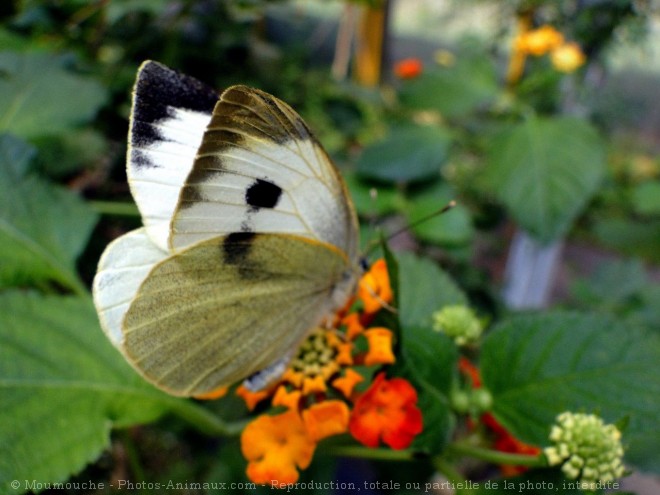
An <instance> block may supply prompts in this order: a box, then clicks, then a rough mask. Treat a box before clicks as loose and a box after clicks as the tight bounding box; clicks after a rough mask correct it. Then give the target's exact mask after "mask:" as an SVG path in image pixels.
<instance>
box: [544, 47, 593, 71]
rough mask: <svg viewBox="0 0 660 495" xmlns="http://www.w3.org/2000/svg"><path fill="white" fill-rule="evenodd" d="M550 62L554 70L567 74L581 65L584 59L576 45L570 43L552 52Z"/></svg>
mask: <svg viewBox="0 0 660 495" xmlns="http://www.w3.org/2000/svg"><path fill="white" fill-rule="evenodd" d="M550 60H551V61H552V65H553V66H554V68H555V69H557V70H558V71H560V72H567V73H568V72H573V71H574V70H576V69H577V68H578V67H580V66H581V65H583V64H584V62H585V61H586V57H585V56H584V53H582V50H581V49H580V46H579V45H578V44H577V43H574V42H570V43H564V44H563V45H561V46H558V47H557V48H555V49H554V50H552V52H551V53H550Z"/></svg>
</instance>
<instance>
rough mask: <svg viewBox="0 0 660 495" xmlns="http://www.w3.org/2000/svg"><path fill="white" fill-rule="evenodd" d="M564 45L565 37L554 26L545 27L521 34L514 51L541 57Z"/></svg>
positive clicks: (515, 42)
mask: <svg viewBox="0 0 660 495" xmlns="http://www.w3.org/2000/svg"><path fill="white" fill-rule="evenodd" d="M563 43H564V35H563V34H561V33H560V32H559V31H557V30H556V29H555V28H553V27H552V26H548V25H545V26H541V27H539V28H537V29H532V30H530V31H526V32H524V33H521V34H519V35H518V36H517V37H516V39H515V41H514V49H515V50H517V51H520V52H525V53H527V54H529V55H534V56H535V57H540V56H542V55H545V54H546V53H549V52H551V51H552V50H554V49H555V48H557V47H559V46H561V45H562V44H563Z"/></svg>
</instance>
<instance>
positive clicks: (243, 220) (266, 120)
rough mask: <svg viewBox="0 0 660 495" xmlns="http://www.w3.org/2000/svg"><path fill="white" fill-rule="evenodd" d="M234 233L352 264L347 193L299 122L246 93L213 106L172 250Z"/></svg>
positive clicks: (234, 91)
mask: <svg viewBox="0 0 660 495" xmlns="http://www.w3.org/2000/svg"><path fill="white" fill-rule="evenodd" d="M233 232H286V233H292V234H298V235H300V236H303V237H307V238H310V239H315V240H319V241H322V242H327V243H329V244H332V245H334V246H336V247H338V248H339V249H341V250H343V251H344V252H346V253H347V254H348V256H349V258H350V259H354V258H355V256H356V252H357V243H356V240H357V219H356V216H355V212H354V210H353V207H352V204H351V203H350V200H349V199H348V195H347V191H346V188H345V185H344V183H343V181H342V179H341V177H340V175H339V173H338V171H337V170H336V168H335V167H334V166H333V165H332V163H331V162H330V159H329V158H328V156H327V154H326V153H325V151H324V150H323V148H322V147H321V146H320V145H319V143H318V142H317V141H316V139H315V138H314V137H313V135H312V133H311V132H310V130H309V129H308V127H307V126H306V124H305V123H304V122H303V120H302V119H301V118H300V116H299V115H298V114H297V113H296V112H295V111H294V110H293V109H291V107H289V106H288V105H287V104H285V103H284V102H282V101H280V100H278V99H277V98H275V97H273V96H271V95H268V94H266V93H264V92H262V91H259V90H256V89H251V88H247V87H245V86H233V87H231V88H229V89H227V90H226V91H225V92H224V93H223V94H222V96H221V99H220V101H219V102H218V104H217V105H216V106H215V109H214V111H213V116H212V118H211V121H210V123H209V125H208V128H207V130H206V132H205V134H204V138H203V140H202V144H201V146H200V148H199V151H198V153H197V158H196V159H195V163H194V165H193V169H192V171H191V173H190V175H189V176H188V178H187V179H186V182H185V185H184V186H183V189H182V191H181V196H180V199H179V204H178V206H177V209H176V211H175V214H174V218H173V221H172V234H171V239H170V243H171V245H172V247H174V248H179V247H182V246H186V245H190V244H192V243H194V242H197V241H199V240H201V239H207V238H210V237H213V236H217V235H218V234H230V233H233Z"/></svg>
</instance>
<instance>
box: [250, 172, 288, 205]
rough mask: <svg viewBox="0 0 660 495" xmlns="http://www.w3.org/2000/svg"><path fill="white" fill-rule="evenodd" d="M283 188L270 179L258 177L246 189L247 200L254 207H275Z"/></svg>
mask: <svg viewBox="0 0 660 495" xmlns="http://www.w3.org/2000/svg"><path fill="white" fill-rule="evenodd" d="M281 196H282V188H281V187H280V186H278V185H277V184H274V183H272V182H270V181H267V180H263V179H257V180H256V181H254V182H253V183H252V184H251V185H250V187H248V188H247V190H246V191H245V202H246V203H247V204H248V205H250V206H252V207H254V208H275V206H276V205H277V203H278V201H279V200H280V197H281Z"/></svg>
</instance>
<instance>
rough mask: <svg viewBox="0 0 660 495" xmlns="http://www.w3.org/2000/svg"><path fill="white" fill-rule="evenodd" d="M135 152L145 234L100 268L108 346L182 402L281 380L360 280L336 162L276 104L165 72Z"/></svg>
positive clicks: (146, 104)
mask: <svg viewBox="0 0 660 495" xmlns="http://www.w3.org/2000/svg"><path fill="white" fill-rule="evenodd" d="M129 145H130V146H129V150H128V164H127V170H128V180H129V184H130V187H131V192H132V194H133V197H134V198H135V201H136V203H137V205H138V207H139V209H140V213H141V215H142V219H143V222H144V227H143V228H140V229H137V230H134V231H132V232H129V233H127V234H125V235H123V236H122V237H120V238H118V239H116V240H115V241H114V242H112V243H111V244H110V245H109V246H108V247H107V248H106V250H105V252H104V254H103V256H102V258H101V260H100V262H99V267H98V272H97V274H96V277H95V279H94V286H93V292H94V302H95V305H96V308H97V311H98V314H99V318H100V321H101V326H102V327H103V330H104V331H105V333H106V335H107V336H108V338H109V339H110V340H111V341H112V343H113V344H114V345H115V346H116V347H117V348H118V349H119V350H120V351H121V353H122V354H123V355H124V356H125V357H126V359H127V360H128V361H129V362H130V363H131V365H133V367H134V368H135V369H136V370H137V371H138V372H139V373H141V374H142V375H143V376H144V377H145V378H146V379H147V380H149V381H150V382H152V383H153V384H154V385H156V386H158V387H160V388H162V389H164V390H166V391H168V392H170V393H172V394H175V395H186V396H187V395H199V394H205V393H209V392H212V391H214V390H216V389H218V388H219V387H221V386H225V385H229V384H232V383H234V382H237V381H239V380H242V379H244V378H246V377H249V376H251V375H255V374H258V373H259V372H262V371H263V370H280V371H281V369H282V367H283V363H284V361H282V360H283V359H286V358H287V357H289V356H290V355H291V354H292V352H294V351H295V349H296V347H297V346H298V344H299V343H300V342H301V341H302V340H303V339H304V338H305V336H306V335H307V333H308V331H309V330H310V329H312V328H314V327H316V326H317V325H319V324H320V322H321V321H322V320H323V319H324V317H326V316H328V315H330V314H332V313H333V312H334V311H335V310H337V309H338V308H340V307H341V306H343V304H344V303H345V301H346V300H347V299H348V297H349V296H350V295H351V294H352V292H353V290H354V288H355V284H356V279H357V276H358V274H359V271H360V269H359V262H358V227H357V225H358V224H357V217H356V214H355V210H354V208H353V204H352V202H351V200H350V198H349V195H348V192H347V189H346V186H345V184H344V182H343V180H342V178H341V176H340V175H339V172H338V171H337V169H336V168H335V167H334V166H333V165H332V163H331V161H330V159H329V158H328V155H327V154H326V152H325V151H324V150H323V148H322V147H321V146H320V144H319V143H318V141H317V140H316V139H315V138H314V136H313V135H312V133H311V131H310V130H309V128H308V127H307V125H306V124H305V123H304V122H303V120H302V119H301V118H300V116H299V115H298V114H297V113H296V112H295V111H294V110H293V109H292V108H291V107H289V106H288V105H287V104H286V103H284V102H282V101H280V100H279V99H277V98H275V97H274V96H271V95H269V94H267V93H264V92H262V91H259V90H257V89H251V88H248V87H245V86H233V87H230V88H229V89H227V90H226V91H225V92H224V93H222V95H221V96H218V94H217V93H216V92H215V91H213V90H212V89H210V88H208V87H206V86H205V85H203V84H202V83H200V82H199V81H197V80H195V79H193V78H191V77H188V76H185V75H182V74H179V73H177V72H175V71H173V70H171V69H168V68H167V67H165V66H163V65H161V64H159V63H156V62H152V61H147V62H145V63H144V64H142V66H141V67H140V70H139V72H138V76H137V81H136V84H135V89H134V94H133V108H132V113H131V128H130V135H129ZM266 374H268V372H267V373H266Z"/></svg>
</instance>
